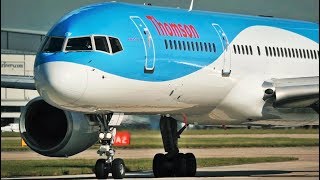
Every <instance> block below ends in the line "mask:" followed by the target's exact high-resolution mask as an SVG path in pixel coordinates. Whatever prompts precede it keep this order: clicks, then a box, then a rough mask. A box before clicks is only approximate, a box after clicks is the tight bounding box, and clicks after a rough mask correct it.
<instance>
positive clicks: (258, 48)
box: [257, 46, 261, 56]
mask: <svg viewBox="0 0 320 180" xmlns="http://www.w3.org/2000/svg"><path fill="white" fill-rule="evenodd" d="M257 50H258V54H259V56H260V55H261V52H260V47H259V46H257Z"/></svg>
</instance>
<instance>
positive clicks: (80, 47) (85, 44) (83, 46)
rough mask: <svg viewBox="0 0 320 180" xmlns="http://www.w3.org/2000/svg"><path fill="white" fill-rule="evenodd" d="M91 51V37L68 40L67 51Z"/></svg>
mask: <svg viewBox="0 0 320 180" xmlns="http://www.w3.org/2000/svg"><path fill="white" fill-rule="evenodd" d="M90 50H92V44H91V38H90V37H81V38H70V39H68V43H67V47H66V51H90Z"/></svg>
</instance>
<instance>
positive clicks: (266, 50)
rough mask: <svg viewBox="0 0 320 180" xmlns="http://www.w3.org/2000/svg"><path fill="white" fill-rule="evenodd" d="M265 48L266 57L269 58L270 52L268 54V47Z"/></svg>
mask: <svg viewBox="0 0 320 180" xmlns="http://www.w3.org/2000/svg"><path fill="white" fill-rule="evenodd" d="M264 48H265V50H266V55H267V56H269V52H268V48H267V46H265V47H264Z"/></svg>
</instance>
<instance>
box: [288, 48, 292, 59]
mask: <svg viewBox="0 0 320 180" xmlns="http://www.w3.org/2000/svg"><path fill="white" fill-rule="evenodd" d="M288 54H289V57H291V51H290V48H288Z"/></svg>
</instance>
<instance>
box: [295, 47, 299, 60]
mask: <svg viewBox="0 0 320 180" xmlns="http://www.w3.org/2000/svg"><path fill="white" fill-rule="evenodd" d="M296 55H297V58H299V52H298V49H296Z"/></svg>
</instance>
